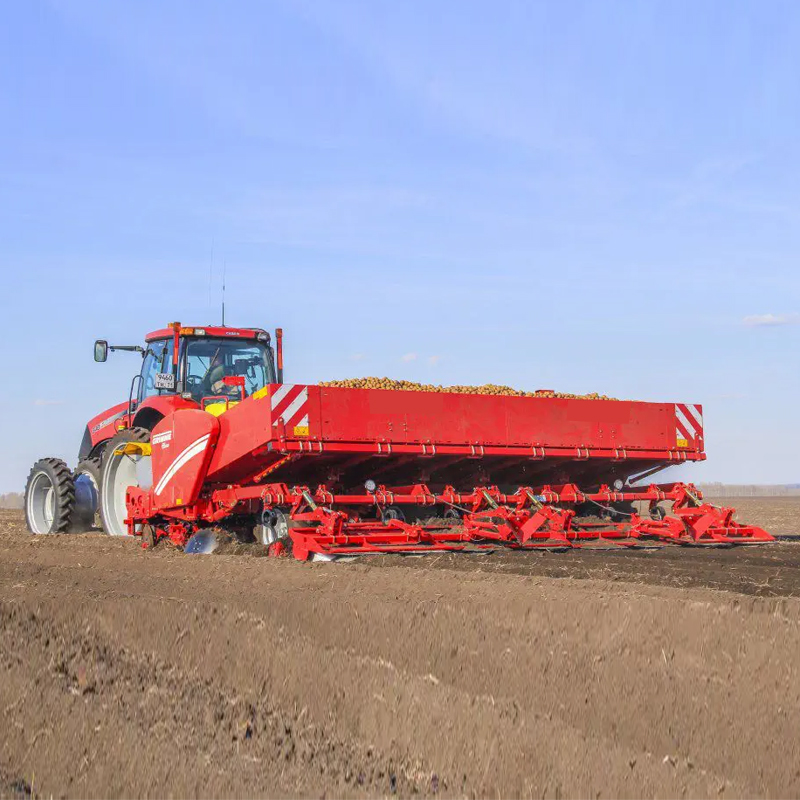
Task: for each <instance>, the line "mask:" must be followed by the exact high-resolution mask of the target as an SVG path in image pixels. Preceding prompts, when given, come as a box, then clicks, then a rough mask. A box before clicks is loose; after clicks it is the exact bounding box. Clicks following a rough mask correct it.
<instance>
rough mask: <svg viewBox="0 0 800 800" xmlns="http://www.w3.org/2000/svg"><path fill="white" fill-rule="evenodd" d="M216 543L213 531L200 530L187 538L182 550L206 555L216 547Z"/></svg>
mask: <svg viewBox="0 0 800 800" xmlns="http://www.w3.org/2000/svg"><path fill="white" fill-rule="evenodd" d="M218 544H219V542H218V541H217V535H216V534H215V533H214V532H213V531H200V532H199V533H196V534H194V536H191V537H190V538H189V541H188V542H186V546H185V547H184V548H183V552H184V553H193V554H196V553H199V554H201V555H208V554H209V553H213V552H214V551H215V550H216V549H217V546H218Z"/></svg>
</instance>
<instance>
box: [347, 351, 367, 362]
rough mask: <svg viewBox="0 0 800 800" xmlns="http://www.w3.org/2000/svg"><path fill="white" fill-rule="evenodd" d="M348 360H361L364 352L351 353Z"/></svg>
mask: <svg viewBox="0 0 800 800" xmlns="http://www.w3.org/2000/svg"><path fill="white" fill-rule="evenodd" d="M350 360H351V361H363V360H364V354H363V353H353V355H351V356H350Z"/></svg>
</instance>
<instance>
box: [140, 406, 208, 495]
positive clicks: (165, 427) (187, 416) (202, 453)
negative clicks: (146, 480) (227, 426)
mask: <svg viewBox="0 0 800 800" xmlns="http://www.w3.org/2000/svg"><path fill="white" fill-rule="evenodd" d="M218 438H219V421H218V420H217V418H216V417H214V416H212V415H211V414H206V412H205V411H200V410H198V409H193V408H191V409H179V410H178V411H175V412H174V413H173V414H169V415H168V416H166V417H164V419H162V420H161V422H159V423H158V424H157V425H156V426H155V428H153V431H152V434H151V436H150V447H151V458H152V469H153V485H152V489H151V490H150V491H151V494H152V502H153V508H154V510H158V509H167V508H177V507H181V506H186V505H189V504H191V503H193V502H194V501H195V500H196V499H197V497H198V495H199V494H200V489H201V488H202V486H203V481H204V480H205V477H206V473H207V471H208V464H209V462H210V461H211V456H212V454H213V452H214V448H215V447H216V444H217V439H218Z"/></svg>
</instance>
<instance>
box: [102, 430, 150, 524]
mask: <svg viewBox="0 0 800 800" xmlns="http://www.w3.org/2000/svg"><path fill="white" fill-rule="evenodd" d="M149 441H150V431H149V430H147V429H146V428H128V429H127V430H124V431H120V432H119V433H118V434H117V435H116V436H115V437H114V438H113V439H111V441H110V442H109V443H108V447H106V449H105V453H104V454H103V469H102V471H101V475H100V517H101V519H102V522H103V530H104V531H105V532H106V533H107V534H109V535H110V536H125V535H127V533H128V526H127V525H126V524H125V519H126V518H127V516H128V510H127V504H126V502H125V495H126V493H127V491H128V489H129V488H130V487H131V486H141V487H142V488H144V489H149V488H150V486H151V484H152V482H153V473H152V469H151V467H150V456H149V455H144V454H143V453H141V452H136V451H135V449H133V448H126V447H125V445H128V444H131V443H148V442H149ZM129 450H130V451H131V452H128V451H129Z"/></svg>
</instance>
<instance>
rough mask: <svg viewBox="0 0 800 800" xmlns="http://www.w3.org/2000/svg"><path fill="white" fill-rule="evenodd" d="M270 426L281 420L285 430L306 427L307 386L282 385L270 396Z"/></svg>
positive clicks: (295, 384)
mask: <svg viewBox="0 0 800 800" xmlns="http://www.w3.org/2000/svg"><path fill="white" fill-rule="evenodd" d="M271 403H272V424H273V425H277V424H278V420H279V419H280V418H283V423H284V425H286V427H287V428H290V427H292V426H303V425H305V426H307V425H308V386H301V385H300V384H297V383H284V384H282V385H281V386H279V387H278V388H277V389H276V390H275V392H274V393H273V394H272V396H271Z"/></svg>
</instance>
